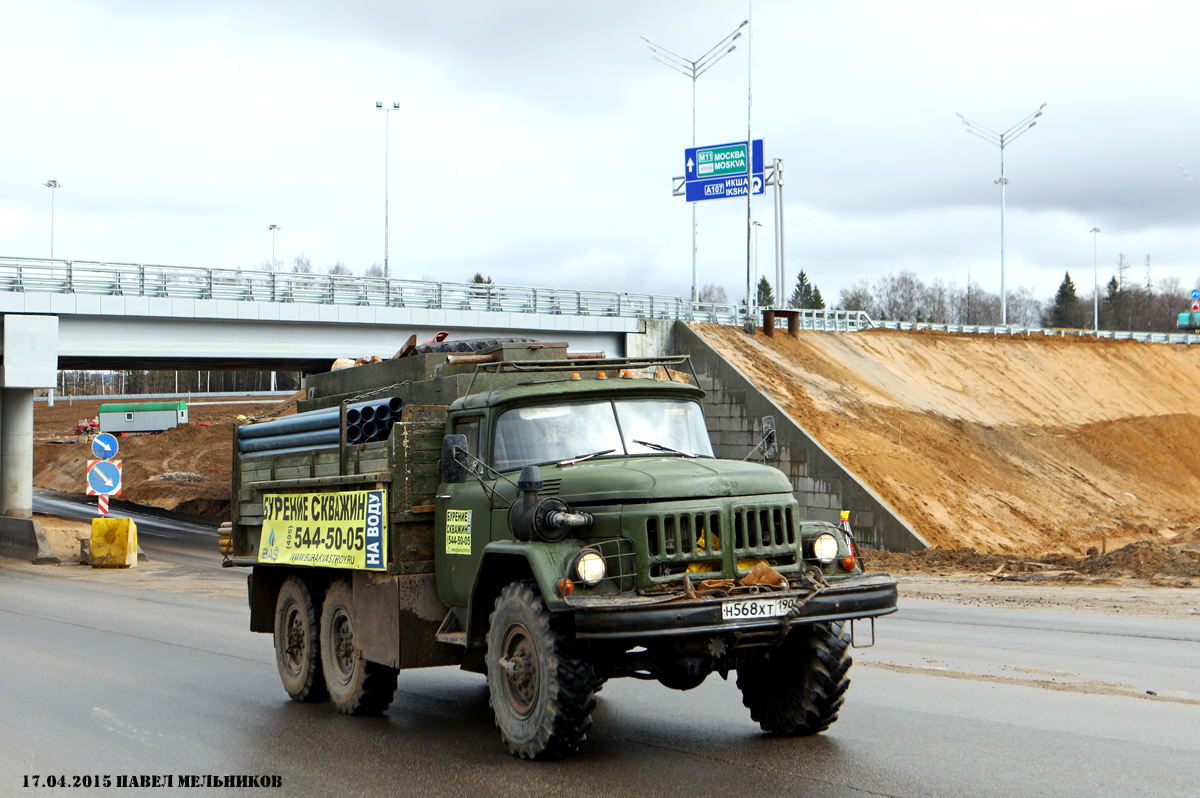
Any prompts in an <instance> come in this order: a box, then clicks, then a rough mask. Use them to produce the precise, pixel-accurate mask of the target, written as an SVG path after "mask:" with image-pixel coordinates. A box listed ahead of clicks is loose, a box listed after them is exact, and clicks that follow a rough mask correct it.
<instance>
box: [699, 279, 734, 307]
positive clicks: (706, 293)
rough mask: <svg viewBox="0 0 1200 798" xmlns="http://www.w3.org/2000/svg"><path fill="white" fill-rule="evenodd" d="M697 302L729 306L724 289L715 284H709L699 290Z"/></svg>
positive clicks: (727, 296)
mask: <svg viewBox="0 0 1200 798" xmlns="http://www.w3.org/2000/svg"><path fill="white" fill-rule="evenodd" d="M699 301H701V302H712V303H713V304H716V305H727V304H729V295H728V294H726V293H725V289H724V287H722V286H719V285H717V284H716V283H709V284H708V285H706V286H704V287H703V288H701V289H700V295H699Z"/></svg>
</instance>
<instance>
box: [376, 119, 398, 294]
mask: <svg viewBox="0 0 1200 798" xmlns="http://www.w3.org/2000/svg"><path fill="white" fill-rule="evenodd" d="M375 107H376V108H378V109H380V110H382V111H383V279H385V280H386V279H388V278H389V277H390V276H391V274H390V272H389V271H388V144H389V143H390V142H391V135H390V134H389V132H388V131H389V124H388V122H389V120H390V119H391V112H392V111H399V110H400V103H398V102H393V103H392V107H391V108H384V107H383V101H382V100H376V101H375Z"/></svg>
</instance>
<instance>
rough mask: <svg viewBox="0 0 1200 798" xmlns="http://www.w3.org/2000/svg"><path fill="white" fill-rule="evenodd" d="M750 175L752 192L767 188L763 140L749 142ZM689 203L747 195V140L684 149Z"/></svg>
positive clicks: (761, 191)
mask: <svg viewBox="0 0 1200 798" xmlns="http://www.w3.org/2000/svg"><path fill="white" fill-rule="evenodd" d="M750 152H751V155H752V167H751V173H752V174H751V175H750V178H751V180H752V181H753V183H752V188H753V190H754V193H755V194H762V193H763V192H764V191H766V187H765V186H764V181H763V140H762V139H755V140H754V141H752V142H751V147H750ZM683 166H684V169H685V171H684V173H683V174H684V182H685V189H686V192H687V194H686V198H687V201H688V202H701V201H703V200H711V199H726V198H728V197H744V196H746V183H747V176H746V142H744V141H735V142H733V143H731V144H718V145H716V146H713V147H689V148H687V149H686V150H684V151H683Z"/></svg>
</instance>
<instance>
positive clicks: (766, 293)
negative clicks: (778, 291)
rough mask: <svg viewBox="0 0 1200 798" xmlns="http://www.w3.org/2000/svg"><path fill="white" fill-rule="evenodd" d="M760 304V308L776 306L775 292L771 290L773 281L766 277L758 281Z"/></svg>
mask: <svg viewBox="0 0 1200 798" xmlns="http://www.w3.org/2000/svg"><path fill="white" fill-rule="evenodd" d="M758 306H759V307H760V308H773V307H775V292H774V291H772V290H771V281H770V280H768V279H767V278H766V277H763V278H762V279H761V280H759V281H758Z"/></svg>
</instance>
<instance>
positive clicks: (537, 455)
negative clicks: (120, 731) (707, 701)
mask: <svg viewBox="0 0 1200 798" xmlns="http://www.w3.org/2000/svg"><path fill="white" fill-rule="evenodd" d="M689 368H690V365H689V363H688V361H687V358H684V357H670V358H659V359H648V358H640V359H639V358H605V357H604V353H600V352H592V353H587V352H584V353H572V352H569V351H568V347H567V345H566V344H564V343H545V342H534V341H527V340H521V339H502V340H496V339H491V340H483V341H474V342H472V341H464V342H445V343H435V344H430V345H426V346H420V347H413V346H412V345H411V342H410V345H409V346H408V347H406V348H405V350H404V351H403V352H402V353H400V354H398V356H397V357H396V358H393V359H391V360H386V361H383V362H378V363H372V364H367V365H361V366H356V367H353V368H348V369H344V370H341V371H335V372H330V373H326V374H318V375H312V376H310V377H308V379H307V382H306V396H305V398H304V399H303V400H301V401H300V402H299V403H298V406H297V413H295V414H293V415H284V416H280V417H278V418H272V419H260V420H254V421H248V422H244V423H242V424H241V425H239V426H238V428H237V429H236V431H235V440H234V444H235V445H234V456H233V472H232V473H233V492H234V496H233V498H234V501H233V510H232V521H231V530H230V532H229V533H228V534H227V535H226V537H225V539H224V542H223V548H222V550H223V552H224V553H225V554H226V555H227V559H228V561H229V563H230V564H232V565H235V566H246V567H250V568H252V569H253V570H252V572H251V574H250V576H249V580H248V581H249V600H250V610H251V612H250V628H251V630H252V631H254V632H263V633H268V634H273V635H274V641H275V652H276V657H277V660H278V665H279V673H280V676H281V678H282V681H283V683H284V687H285V688H286V690H287V692H288V694H289V695H290V696H291V697H292V698H293V699H295V700H297V701H317V700H323V699H325V698H328V699H329V700H330V701H331V702H332V703H333V705H334V706H335V707H336V708H337V709H338V710H339V711H341V712H344V713H347V714H351V715H370V714H378V713H381V712H383V711H384V710H385V709H386V708H387V707H388V706H389V704H390V703H391V701H392V698H393V695H394V693H395V690H396V680H397V674H398V673H399V671H400V670H401V669H404V668H421V667H431V666H443V665H457V666H459V667H461V668H462V669H464V670H468V671H473V672H476V673H480V674H483V675H485V676H486V678H487V682H488V688H489V692H490V701H491V705H492V708H493V710H494V712H495V720H496V725H497V726H498V727H499V728H500V733H501V737H502V739H503V741H504V742H505V743H506V744H507V746H508V748H509V749H510V750H511V751H512V753H514V754H516V755H518V756H521V757H524V758H528V759H545V758H555V757H561V756H564V755H568V754H570V753H572V752H574V751H575V750H576V749H577V748H578V747H579V745H580V743H582V742H583V741H584V739H585V736H586V734H587V731H588V729H589V727H590V726H591V713H592V710H593V708H594V706H595V698H594V696H595V693H596V692H597V691H598V690H599V689H600V688H601V686H602V685H603V684H604V682H605V681H606V680H608V679H612V678H616V677H623V676H627V677H634V678H639V679H656V680H658V681H659V682H661V683H662V684H664V685H666V686H667V687H671V688H674V689H677V690H688V689H691V688H694V687H696V686H698V685H699V684H700V683H701V682H703V681H704V680H705V678H706V677H708V676H709V675H710V674H712V673H713V672H716V673H719V674H720V675H721V676H722V678H728V675H729V673H730V672H731V671H732V672H736V674H737V685H738V688H739V689H740V690H741V692H742V697H743V702H744V704H745V705H746V706H747V707H748V708H749V710H750V714H751V717H752V718H753V719H754V720H755V721H757V722H758V723H759V724H760V725H761V727H762V728H763V729H764V730H766V731H768V732H771V733H774V734H781V735H802V734H814V733H817V732H820V731H822V730H824V729H826V728H828V727H829V725H830V724H831V723H833V722H834V721H835V720H836V719H837V716H838V710H839V708H840V707H841V705H842V702H843V700H844V695H845V692H846V689H847V687H848V686H849V678H848V675H847V674H848V670H849V668H850V664H851V657H850V654H849V648H850V647H851V645H852V644H853V643H854V642H855V641H854V635H855V632H854V622H855V621H856V620H864V619H869V624H868V625H869V627H870V641H871V642H872V643H873V642H874V618H875V617H877V616H881V615H886V614H888V613H892V612H894V611H895V609H896V582H895V580H894V579H892V578H891V577H890V576H888V575H887V574H875V573H870V574H867V573H864V572H863V567H862V558H861V552H860V551H859V550H858V549H857V547H856V544H855V541H854V539H853V537H852V535H851V534H850V531H849V529H848V528H847V529H843V528H839V527H837V526H834V525H832V524H828V523H824V522H814V521H807V520H805V519H803V518H801V517H800V515H799V511H798V506H797V503H796V501H795V499H794V498H793V496H792V493H791V486H790V484H789V482H788V480H787V478H786V477H785V476H784V475H783V473H782V472H780V471H779V470H778V469H776V468H773V467H771V466H769V465H767V464H766V462H765V461H767V460H769V459H771V458H773V457H775V456H777V455H776V452H777V446H776V444H775V442H774V440H773V432H772V431H771V429H772V426H771V425H769V424H768V425H765V427H766V428H767V429H768V432H767V434H766V435H765V436H764V439H763V440H762V441H760V442H759V445H758V446H757V447H748V451H747V458H746V460H745V461H735V460H720V459H716V458H715V457H714V456H713V454H712V447H711V444H710V441H709V437H708V432H707V430H706V427H705V422H704V417H703V414H702V410H701V405H700V400H701V398H702V397H703V395H704V393H703V391H702V390H701V389H700V388H699V387H697V385H696V382H697V381H696V379H695V375H694V374H691V375H688V373H687V371H688V369H689ZM754 460H758V461H762V462H753V461H754ZM862 635H863V636H864V637H865V636H866V630H865V629H864V630H863V631H862ZM864 642H865V641H864Z"/></svg>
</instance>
